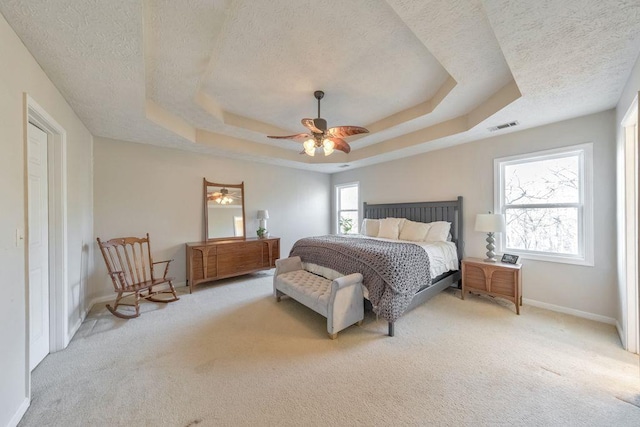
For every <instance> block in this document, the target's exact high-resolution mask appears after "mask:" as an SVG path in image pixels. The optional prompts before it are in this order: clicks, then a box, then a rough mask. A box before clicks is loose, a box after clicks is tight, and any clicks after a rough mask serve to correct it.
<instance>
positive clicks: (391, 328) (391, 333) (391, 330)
mask: <svg viewBox="0 0 640 427" xmlns="http://www.w3.org/2000/svg"><path fill="white" fill-rule="evenodd" d="M394 332H395V331H394V330H393V322H389V336H390V337H392V336H393V334H394Z"/></svg>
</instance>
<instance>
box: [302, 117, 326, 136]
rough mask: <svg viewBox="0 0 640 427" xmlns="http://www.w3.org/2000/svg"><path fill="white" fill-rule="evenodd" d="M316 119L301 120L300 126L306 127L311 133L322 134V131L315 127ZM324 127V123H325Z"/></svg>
mask: <svg viewBox="0 0 640 427" xmlns="http://www.w3.org/2000/svg"><path fill="white" fill-rule="evenodd" d="M316 120H318V119H302V126H304V127H306V128H307V129H309V130H310V131H311V132H313V133H322V129H318V128H317V127H316V123H315V121H316ZM325 126H326V122H325Z"/></svg>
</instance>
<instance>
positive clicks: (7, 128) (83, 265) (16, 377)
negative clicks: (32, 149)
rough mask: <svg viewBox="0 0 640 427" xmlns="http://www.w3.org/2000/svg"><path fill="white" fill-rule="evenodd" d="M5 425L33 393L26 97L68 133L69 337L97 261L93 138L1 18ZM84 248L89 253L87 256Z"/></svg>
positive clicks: (0, 387)
mask: <svg viewBox="0 0 640 427" xmlns="http://www.w3.org/2000/svg"><path fill="white" fill-rule="evenodd" d="M0 58H2V59H1V61H0V144H2V156H0V194H2V198H1V201H0V204H1V206H2V208H1V209H0V271H1V272H2V274H1V277H2V282H1V283H0V288H1V289H2V298H1V299H0V343H1V344H0V345H1V348H2V350H0V366H1V367H2V375H1V377H2V379H1V380H0V425H7V424H8V423H11V422H16V421H18V419H19V418H18V419H16V418H15V417H19V416H20V415H21V413H22V410H23V409H24V406H23V405H25V404H26V399H27V398H28V394H29V385H28V383H29V370H28V363H27V359H28V358H27V343H26V339H27V333H26V330H27V329H26V326H27V325H26V319H27V309H26V302H25V301H26V297H27V294H26V292H27V289H26V286H27V285H26V279H25V277H26V274H25V269H26V256H25V247H24V244H23V243H21V244H20V246H19V247H16V229H21V230H25V228H26V217H25V215H26V214H25V212H26V187H25V159H24V153H25V146H24V129H25V123H24V110H25V106H24V102H23V93H24V92H26V93H28V94H29V95H30V96H31V97H32V98H33V99H34V100H35V102H37V103H38V104H39V105H40V106H41V107H43V108H44V109H45V110H46V111H47V112H48V113H49V115H50V116H52V117H53V119H54V120H56V121H57V122H58V123H59V124H60V125H61V126H62V127H64V129H65V130H66V132H67V193H68V206H67V214H68V220H69V222H68V230H67V239H68V262H67V270H68V286H69V295H67V298H68V302H69V312H68V313H67V315H68V321H69V329H70V330H69V331H68V332H69V333H70V334H71V333H73V332H74V328H75V327H77V326H78V325H79V322H80V319H81V318H82V316H83V315H84V294H85V289H84V287H85V286H86V283H87V271H89V270H90V269H91V268H92V266H91V263H92V259H91V257H92V255H91V254H88V253H87V252H86V249H87V248H88V246H85V245H86V244H87V243H88V242H89V241H90V240H91V237H92V229H93V224H92V212H91V210H92V185H91V180H92V178H91V174H92V171H91V151H92V136H91V134H90V133H89V131H88V130H87V129H86V128H85V127H84V125H83V124H82V123H81V122H80V120H79V118H78V117H77V116H76V115H75V113H74V112H73V111H72V110H71V108H70V107H69V105H68V104H67V103H66V101H65V100H64V98H63V97H62V95H61V94H60V93H59V92H58V90H57V89H56V87H55V86H54V85H53V84H52V83H51V81H49V79H48V78H47V76H46V75H45V74H44V72H43V71H42V69H41V68H40V67H39V65H38V64H37V63H36V61H35V60H34V59H33V57H32V56H31V55H30V54H29V52H28V51H27V49H26V48H25V47H24V45H23V44H22V42H21V41H20V39H19V38H18V36H17V35H16V34H15V33H14V32H13V30H12V29H11V27H10V26H9V25H8V24H7V22H6V21H5V19H4V17H3V16H2V15H0ZM83 246H84V247H85V252H84V253H83Z"/></svg>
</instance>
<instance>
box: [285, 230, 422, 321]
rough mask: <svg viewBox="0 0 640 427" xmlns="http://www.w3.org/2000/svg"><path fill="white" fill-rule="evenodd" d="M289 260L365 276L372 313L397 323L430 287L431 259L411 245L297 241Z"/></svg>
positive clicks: (350, 239) (332, 239)
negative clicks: (423, 291)
mask: <svg viewBox="0 0 640 427" xmlns="http://www.w3.org/2000/svg"><path fill="white" fill-rule="evenodd" d="M289 256H299V257H300V258H301V259H302V262H309V263H313V264H318V265H321V266H323V267H327V268H330V269H332V270H335V271H337V272H339V273H341V274H344V275H347V274H351V273H356V272H357V273H362V275H363V277H364V281H363V284H364V286H366V288H367V290H368V291H369V300H370V301H371V304H372V305H373V311H374V312H375V313H376V314H378V315H379V316H380V317H382V318H383V319H385V320H387V321H389V322H395V321H396V320H397V319H398V318H399V317H400V316H402V313H404V311H405V310H406V309H407V307H409V304H410V303H411V300H412V299H413V296H414V294H415V293H416V292H417V291H418V290H419V289H420V288H421V287H424V286H430V285H431V273H430V271H429V257H428V256H427V253H426V252H425V250H424V249H422V248H421V247H420V246H418V245H414V244H412V243H395V242H384V241H380V240H374V239H367V238H360V237H341V236H320V237H307V238H304V239H300V240H298V241H297V242H296V243H295V244H294V245H293V248H292V249H291V253H290V254H289Z"/></svg>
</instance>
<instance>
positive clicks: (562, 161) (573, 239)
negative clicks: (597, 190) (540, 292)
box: [504, 155, 580, 255]
mask: <svg viewBox="0 0 640 427" xmlns="http://www.w3.org/2000/svg"><path fill="white" fill-rule="evenodd" d="M579 179H580V170H579V157H578V156H577V155H573V156H569V157H560V158H555V159H546V160H540V161H529V162H525V163H516V164H511V165H507V166H505V168H504V182H505V187H504V197H505V201H504V213H505V219H506V223H507V234H506V247H507V248H513V249H523V250H529V251H537V252H552V253H558V254H575V255H577V254H578V253H579V244H578V239H579V227H578V223H579V215H580V212H579V211H580V206H579V203H580V181H579Z"/></svg>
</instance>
